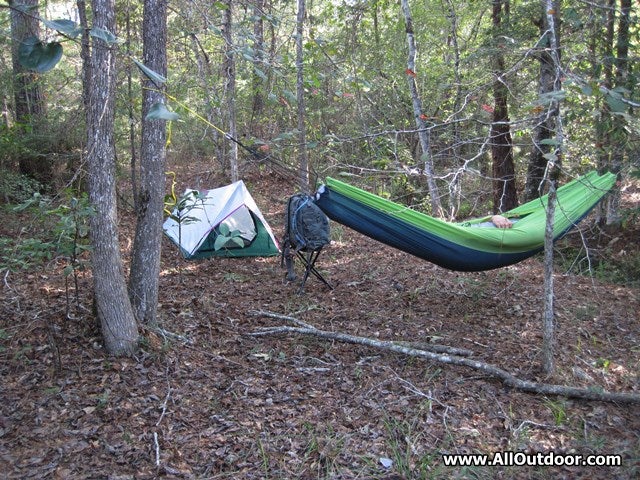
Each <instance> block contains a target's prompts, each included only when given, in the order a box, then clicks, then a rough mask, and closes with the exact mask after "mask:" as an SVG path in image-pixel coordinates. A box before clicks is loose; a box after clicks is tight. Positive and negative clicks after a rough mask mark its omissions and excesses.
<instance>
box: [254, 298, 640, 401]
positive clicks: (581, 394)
mask: <svg viewBox="0 0 640 480" xmlns="http://www.w3.org/2000/svg"><path fill="white" fill-rule="evenodd" d="M250 313H251V314H253V315H259V316H265V317H270V318H278V319H281V320H286V321H290V322H292V323H294V324H295V325H296V326H295V327H292V326H287V325H283V326H278V327H265V328H262V329H260V330H259V331H256V332H252V333H250V334H249V335H251V336H255V337H258V336H266V335H281V334H299V335H311V336H314V337H318V338H324V339H327V340H333V341H337V342H343V343H351V344H356V345H364V346H367V347H370V348H376V349H380V350H387V351H391V352H394V353H399V354H402V355H408V356H412V357H418V358H424V359H427V360H431V361H434V362H438V363H444V364H449V365H458V366H462V367H468V368H472V369H474V370H479V371H481V372H482V373H485V374H487V375H489V376H490V377H493V378H497V379H499V380H501V381H502V382H503V383H504V384H505V385H507V386H509V387H512V388H514V389H516V390H521V391H524V392H531V393H537V394H541V395H554V396H562V397H568V398H580V399H583V400H595V401H602V402H617V403H640V394H634V393H625V392H608V391H605V390H596V389H590V388H579V387H570V386H566V385H557V384H549V383H541V382H532V381H529V380H523V379H520V378H518V377H516V376H515V375H513V374H511V373H509V372H508V371H506V370H504V369H502V368H500V367H496V366H494V365H491V364H488V363H485V362H480V361H478V360H472V359H469V358H464V357H462V356H460V355H452V354H446V353H437V352H430V351H427V350H423V349H419V348H412V347H409V346H405V345H401V344H398V343H396V342H391V341H386V340H376V339H373V338H367V337H360V336H356V335H350V334H347V333H341V332H332V331H327V330H320V329H318V328H315V327H314V326H312V325H310V324H308V323H305V322H302V321H300V320H298V319H295V318H294V317H288V316H286V315H279V314H277V313H273V312H263V311H252V312H250Z"/></svg>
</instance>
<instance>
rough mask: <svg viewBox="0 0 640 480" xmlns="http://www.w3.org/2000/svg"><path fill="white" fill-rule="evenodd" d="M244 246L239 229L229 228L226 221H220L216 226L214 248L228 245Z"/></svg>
mask: <svg viewBox="0 0 640 480" xmlns="http://www.w3.org/2000/svg"><path fill="white" fill-rule="evenodd" d="M234 246H235V247H240V248H242V247H244V240H242V237H241V236H240V230H231V229H229V226H228V225H227V224H226V223H221V224H220V226H219V227H218V236H217V237H216V240H215V242H214V243H213V248H214V250H216V251H218V250H220V249H221V248H229V247H234Z"/></svg>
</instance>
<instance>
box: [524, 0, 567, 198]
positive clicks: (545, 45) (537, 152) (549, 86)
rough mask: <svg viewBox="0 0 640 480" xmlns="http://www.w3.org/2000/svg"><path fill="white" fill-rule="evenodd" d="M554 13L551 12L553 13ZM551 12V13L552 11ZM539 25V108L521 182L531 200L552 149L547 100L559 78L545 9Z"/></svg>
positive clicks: (538, 190) (540, 191) (551, 116)
mask: <svg viewBox="0 0 640 480" xmlns="http://www.w3.org/2000/svg"><path fill="white" fill-rule="evenodd" d="M550 3H555V2H550ZM542 8H546V0H543V1H542ZM554 15H555V14H554ZM552 16H553V15H552ZM536 23H537V24H538V25H539V27H540V35H541V38H542V39H541V43H540V45H538V52H537V55H538V59H539V62H540V80H539V87H538V94H539V95H538V96H539V99H540V100H539V102H540V103H539V105H538V106H537V109H538V110H539V112H540V113H539V114H538V119H537V122H536V126H535V127H534V129H533V149H532V151H531V156H530V159H529V164H528V166H527V181H526V185H525V199H526V200H533V199H534V198H537V197H540V196H541V195H542V194H543V193H544V188H543V187H544V179H545V172H546V169H547V154H548V153H549V152H551V151H552V150H553V148H552V146H551V145H549V144H548V143H545V142H547V141H548V140H551V139H552V138H553V134H554V131H555V127H554V119H555V118H556V112H554V110H553V105H552V104H553V102H552V101H551V100H548V99H549V98H550V97H549V94H551V93H552V92H554V91H559V88H558V87H559V85H557V82H558V81H559V79H558V78H557V76H556V72H555V66H556V64H555V62H554V58H553V56H552V53H551V50H552V45H553V44H556V43H557V42H558V32H557V31H553V32H551V31H550V30H549V23H548V20H547V14H546V10H545V13H543V16H542V19H541V20H539V21H536Z"/></svg>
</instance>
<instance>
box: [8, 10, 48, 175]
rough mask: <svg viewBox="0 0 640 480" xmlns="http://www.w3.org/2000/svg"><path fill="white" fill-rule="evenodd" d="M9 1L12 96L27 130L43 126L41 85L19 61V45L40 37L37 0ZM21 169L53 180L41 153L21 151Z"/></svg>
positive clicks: (17, 117)
mask: <svg viewBox="0 0 640 480" xmlns="http://www.w3.org/2000/svg"><path fill="white" fill-rule="evenodd" d="M9 4H10V5H11V7H12V8H11V38H12V39H13V41H12V43H11V60H12V65H13V96H14V102H15V120H16V123H17V125H18V127H19V128H20V129H21V130H22V131H23V132H24V133H25V134H26V133H27V132H28V131H36V130H37V129H38V128H40V127H41V126H43V123H44V117H45V114H46V104H45V98H44V93H43V90H42V85H41V84H40V80H39V76H38V74H37V73H36V72H33V71H30V70H28V69H27V68H25V67H23V66H22V64H21V63H20V60H19V56H18V51H19V49H20V45H21V44H22V43H23V42H24V41H25V40H26V39H27V38H29V37H38V38H39V37H40V19H39V16H38V0H20V2H19V3H18V2H11V1H10V2H9ZM18 163H19V166H20V172H21V173H23V174H25V175H29V176H30V177H32V178H35V179H36V180H38V181H39V182H40V183H42V184H45V185H46V184H49V183H50V182H51V180H52V175H53V165H52V163H51V161H49V160H46V159H45V160H43V157H41V156H37V157H33V156H31V155H21V156H20V158H19V159H18Z"/></svg>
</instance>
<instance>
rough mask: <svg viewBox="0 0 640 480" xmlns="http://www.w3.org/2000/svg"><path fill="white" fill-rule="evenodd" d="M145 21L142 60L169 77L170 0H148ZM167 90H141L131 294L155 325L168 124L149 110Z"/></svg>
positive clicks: (142, 316) (147, 85) (149, 86)
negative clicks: (139, 144) (152, 116)
mask: <svg viewBox="0 0 640 480" xmlns="http://www.w3.org/2000/svg"><path fill="white" fill-rule="evenodd" d="M143 15H144V16H143V23H142V36H143V41H144V45H143V62H144V64H145V65H146V66H147V67H149V68H150V69H151V70H153V71H154V72H156V73H158V74H160V75H162V76H163V77H166V75H167V54H166V52H167V49H166V45H167V22H166V19H167V0H145V1H144V14H143ZM163 91H164V86H162V85H156V84H155V83H154V82H153V81H152V80H151V79H148V78H144V81H143V90H142V98H143V100H142V145H141V149H140V192H139V195H138V208H137V210H136V212H137V214H138V215H137V216H138V222H137V224H136V233H135V239H134V243H133V255H132V259H131V270H130V278H129V296H130V298H131V303H132V306H133V310H134V313H135V314H136V318H137V319H138V321H140V322H144V323H146V324H150V325H155V324H156V310H157V308H158V288H159V278H160V253H161V248H162V220H163V213H162V212H163V205H164V183H165V182H164V175H165V174H164V171H165V163H166V143H167V134H166V121H165V120H159V119H147V118H146V116H147V114H148V113H149V111H150V109H151V107H152V106H153V105H155V104H157V103H164V95H163Z"/></svg>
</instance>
